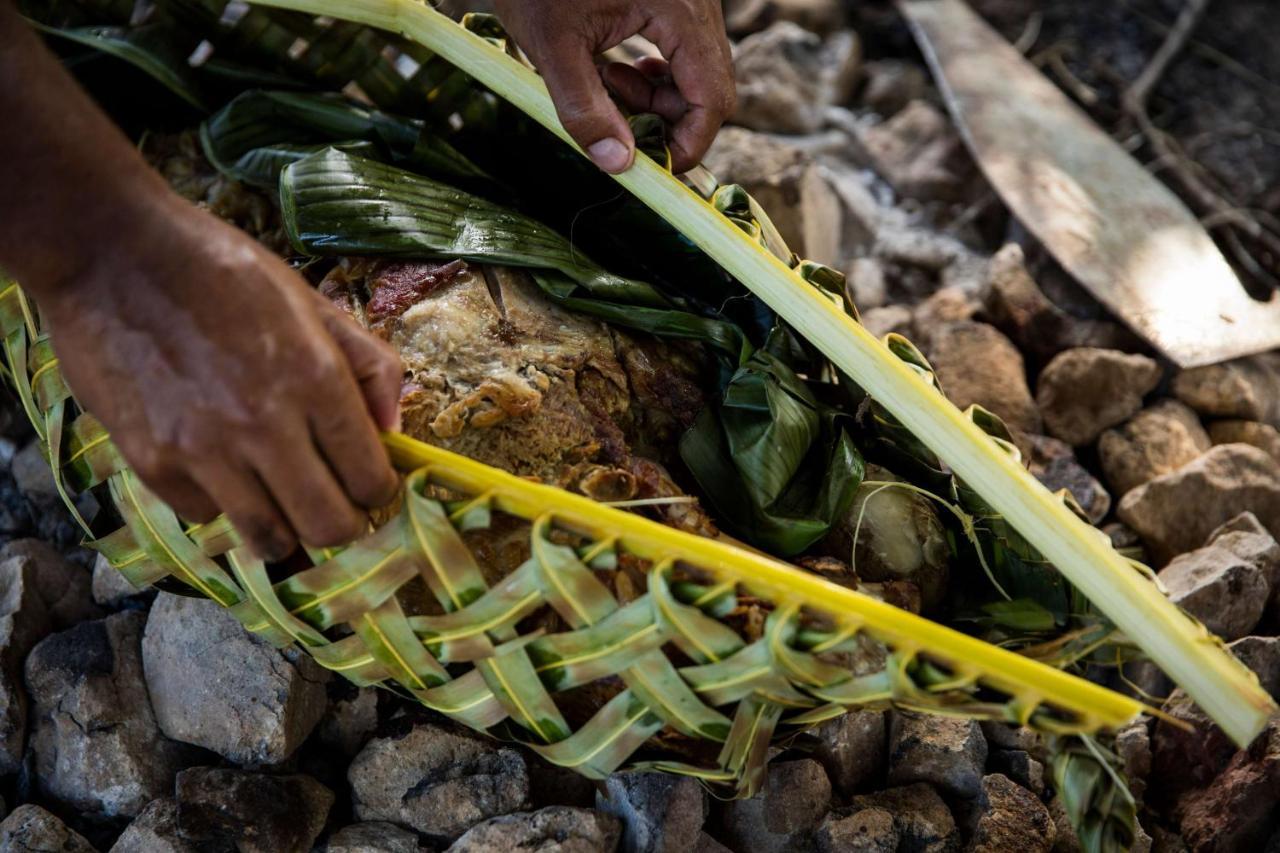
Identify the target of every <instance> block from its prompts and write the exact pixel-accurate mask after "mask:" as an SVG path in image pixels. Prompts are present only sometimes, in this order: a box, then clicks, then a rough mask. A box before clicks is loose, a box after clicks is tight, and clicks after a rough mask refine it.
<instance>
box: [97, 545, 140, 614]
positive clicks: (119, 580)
mask: <svg viewBox="0 0 1280 853" xmlns="http://www.w3.org/2000/svg"><path fill="white" fill-rule="evenodd" d="M92 589H93V600H94V601H95V602H97V603H98V604H100V605H102V606H103V607H107V608H110V609H112V610H116V609H119V608H120V607H122V606H123V605H124V603H125V602H126V601H128V600H129V599H131V598H134V597H136V596H139V595H145V594H146V592H147V591H146V590H143V589H138V588H137V587H136V586H134V585H133V584H131V583H129V580H128V578H126V577H125V576H124V575H123V574H122V573H121V572H120V571H119V570H118V569H116V568H114V567H113V566H112V565H111V563H110V561H108V560H107V558H106V557H104V556H103V555H102V554H99V555H98V556H97V558H96V559H94V561H93V583H92Z"/></svg>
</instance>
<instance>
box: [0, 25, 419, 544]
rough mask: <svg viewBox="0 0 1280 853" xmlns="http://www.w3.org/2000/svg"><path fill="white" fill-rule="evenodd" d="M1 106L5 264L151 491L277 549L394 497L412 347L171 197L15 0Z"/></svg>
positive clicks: (78, 386)
mask: <svg viewBox="0 0 1280 853" xmlns="http://www.w3.org/2000/svg"><path fill="white" fill-rule="evenodd" d="M0 114H3V115H4V116H5V120H6V125H7V130H6V132H4V133H2V134H0V200H2V203H0V267H3V268H4V269H5V270H6V271H7V272H8V273H9V274H11V275H12V276H14V277H15V278H16V279H18V280H19V281H20V282H21V283H22V285H23V286H24V287H25V288H26V289H27V290H28V292H30V293H31V294H32V295H33V296H34V297H35V299H36V301H37V302H38V303H39V305H40V309H41V311H42V313H43V315H44V316H45V317H46V318H47V319H48V320H49V322H50V323H51V325H52V330H53V334H54V339H55V347H56V349H57V352H58V356H59V359H60V361H61V364H62V368H63V371H64V373H65V375H66V377H67V380H68V381H69V382H70V384H71V386H72V388H73V389H74V390H75V392H76V396H77V398H78V399H79V400H80V401H81V402H82V403H83V404H84V405H85V407H86V408H87V409H88V410H89V411H91V412H93V413H94V414H95V415H96V416H97V417H98V418H99V419H100V420H101V421H102V422H103V423H104V424H105V426H106V427H107V429H108V430H109V431H110V432H111V434H112V437H113V439H114V441H115V442H116V444H117V446H118V447H119V448H120V450H121V452H122V453H123V454H124V456H125V458H126V459H127V460H128V461H129V463H130V464H131V465H132V466H133V467H134V469H135V470H136V471H137V472H138V473H139V475H140V476H141V477H142V478H143V480H144V481H145V482H146V483H147V484H148V485H149V486H150V487H151V488H152V489H153V490H155V491H156V492H157V493H158V494H159V495H160V496H161V497H162V498H163V499H165V500H166V501H167V502H168V503H169V504H171V505H172V506H173V507H174V508H175V509H176V510H178V512H180V513H181V514H182V515H184V516H185V517H187V518H188V519H190V520H192V521H203V520H207V519H208V518H211V517H212V516H213V515H215V514H216V513H217V512H220V511H221V512H225V513H227V515H228V516H229V517H230V518H231V520H232V522H233V523H234V524H235V525H236V528H237V529H238V530H239V531H240V532H241V534H242V535H244V536H245V537H246V538H247V539H248V541H249V542H250V543H251V544H252V545H253V546H254V548H255V550H257V551H258V552H259V553H261V554H262V555H264V556H268V557H281V556H283V555H285V554H286V553H288V551H290V550H291V549H292V548H293V547H294V545H295V544H296V543H297V541H298V539H299V538H300V539H301V540H302V541H304V542H306V543H307V544H310V545H316V546H322V545H335V544H339V543H342V542H345V541H347V540H349V539H351V538H353V537H354V536H355V535H357V534H358V533H359V532H360V530H361V526H362V514H361V513H360V511H359V508H360V507H370V506H375V505H378V504H380V503H383V502H385V501H387V500H389V499H390V498H391V497H392V496H393V495H394V491H395V488H396V478H395V474H394V472H393V471H392V469H391V467H390V464H389V462H388V460H387V456H386V453H385V451H384V450H383V449H382V447H381V445H380V443H379V441H378V434H377V430H378V428H379V427H382V428H384V429H390V428H393V427H394V426H395V425H396V422H397V419H398V410H397V402H398V396H399V386H400V379H401V368H400V363H399V359H398V357H397V356H396V355H395V354H394V352H392V351H391V350H390V348H389V347H387V346H386V345H385V344H383V343H381V342H379V341H377V340H375V339H373V338H372V337H370V336H369V335H367V334H366V333H365V332H364V331H362V330H360V329H358V328H357V327H356V326H355V325H354V324H351V323H350V322H349V321H348V320H347V319H346V318H345V317H343V316H341V315H340V314H339V313H338V312H337V311H336V310H334V309H332V308H331V307H330V306H329V305H328V304H327V303H325V302H324V300H322V299H321V298H320V297H318V296H317V295H316V294H315V293H314V292H313V291H312V290H311V288H309V287H308V286H307V284H306V283H305V282H304V281H302V279H301V278H300V277H299V276H298V275H297V274H296V273H294V272H293V271H292V270H290V269H289V268H288V267H287V266H286V265H285V264H284V263H283V262H282V261H281V260H280V259H278V258H276V257H274V256H272V255H271V254H270V253H269V252H267V251H266V250H264V249H263V248H262V247H261V246H259V245H258V244H257V243H256V242H254V241H253V240H251V239H250V238H248V237H247V236H246V235H244V234H242V233H241V232H239V231H237V230H236V229H234V228H232V227H231V226H229V225H226V224H225V223H223V222H221V221H220V220H218V219H217V218H216V217H214V216H212V215H210V214H208V213H207V212H205V211H202V210H199V209H198V208H196V207H194V206H192V205H190V204H188V203H187V202H186V201H184V200H183V199H181V198H179V197H178V196H177V195H175V194H174V193H172V192H171V191H170V190H169V189H168V187H167V186H166V185H165V183H164V181H163V180H162V179H161V178H160V177H159V176H158V175H157V174H155V173H154V172H153V171H152V170H151V169H149V168H148V167H147V165H146V163H145V162H144V161H143V159H142V157H141V156H140V155H139V154H138V152H137V151H135V150H134V148H133V146H132V145H130V143H129V141H128V140H127V139H126V138H125V137H124V136H123V134H121V133H120V131H119V130H118V129H117V128H116V127H115V126H114V125H113V124H112V123H111V121H110V120H109V119H108V118H107V117H106V116H105V115H103V114H102V113H101V112H100V111H99V110H98V109H97V107H96V106H95V105H94V104H93V103H92V102H91V100H90V99H89V98H88V97H87V96H86V95H85V94H84V92H82V91H81V90H80V88H79V87H78V86H77V85H76V83H75V82H74V80H72V78H71V77H70V76H69V75H68V74H67V73H66V72H65V71H64V70H63V69H62V67H61V66H60V64H59V63H58V61H57V60H56V58H55V57H54V56H53V55H52V54H50V53H49V51H48V50H46V49H45V47H44V46H43V45H42V44H41V43H40V40H39V39H38V38H37V37H36V36H35V35H34V34H33V33H32V32H31V31H30V30H29V28H28V27H27V26H26V25H25V23H24V22H23V21H22V20H21V18H20V16H19V15H18V14H17V12H16V11H15V9H14V8H13V6H12V4H11V3H9V2H6V0H0Z"/></svg>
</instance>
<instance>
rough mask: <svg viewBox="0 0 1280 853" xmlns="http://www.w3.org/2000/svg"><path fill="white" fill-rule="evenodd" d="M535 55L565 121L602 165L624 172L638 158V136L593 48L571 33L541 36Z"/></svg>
mask: <svg viewBox="0 0 1280 853" xmlns="http://www.w3.org/2000/svg"><path fill="white" fill-rule="evenodd" d="M540 44H541V45H542V47H538V46H533V47H532V52H531V54H530V56H531V58H532V59H533V61H534V64H535V65H537V67H538V69H539V70H540V71H541V72H542V77H543V79H544V80H546V83H547V88H548V89H549V90H550V91H551V98H552V100H554V101H555V104H556V113H557V115H559V116H560V123H561V124H563V125H564V129H565V130H567V131H568V132H569V135H570V136H572V137H573V139H574V141H575V142H577V143H578V145H580V146H581V147H582V149H583V150H584V151H586V152H587V156H589V157H590V158H591V160H592V162H594V163H595V164H596V165H597V166H599V167H600V168H601V169H603V170H604V171H606V172H609V173H611V174H617V173H619V172H625V171H626V170H627V169H629V168H630V167H631V163H632V161H633V160H634V159H635V139H634V138H633V137H632V135H631V128H630V127H629V126H628V125H627V120H626V119H625V118H623V117H622V113H621V112H619V111H618V108H617V107H616V106H615V105H614V103H613V101H612V100H610V99H609V93H608V91H607V90H606V89H605V87H604V83H603V82H602V81H601V79H600V72H599V70H598V69H597V68H596V65H595V62H594V61H593V60H592V47H591V46H590V45H588V44H586V43H585V42H584V41H582V40H581V39H580V38H577V37H575V36H573V35H572V34H571V33H566V34H564V35H560V36H552V37H550V38H548V39H545V40H543V41H541V43H540Z"/></svg>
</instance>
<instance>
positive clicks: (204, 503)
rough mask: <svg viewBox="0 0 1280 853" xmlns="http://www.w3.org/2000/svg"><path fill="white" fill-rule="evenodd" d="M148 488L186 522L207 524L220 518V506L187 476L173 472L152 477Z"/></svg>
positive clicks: (148, 482)
mask: <svg viewBox="0 0 1280 853" xmlns="http://www.w3.org/2000/svg"><path fill="white" fill-rule="evenodd" d="M146 483H147V488H149V489H151V491H153V492H155V494H156V496H157V497H158V498H160V500H162V501H164V502H165V503H166V504H168V505H169V507H170V509H172V510H173V511H174V512H176V513H177V514H178V515H179V516H181V517H182V518H183V519H184V520H185V521H189V522H191V523H193V524H206V523H208V522H210V521H213V520H214V519H215V518H217V517H218V505H217V504H216V503H214V501H213V499H212V498H211V497H209V495H208V494H207V493H206V492H205V491H204V489H202V488H200V487H199V486H197V485H196V484H195V482H194V481H193V480H192V479H191V478H190V477H188V476H187V475H185V474H181V473H177V472H172V473H168V474H160V475H155V476H152V477H151V478H149V479H147V480H146Z"/></svg>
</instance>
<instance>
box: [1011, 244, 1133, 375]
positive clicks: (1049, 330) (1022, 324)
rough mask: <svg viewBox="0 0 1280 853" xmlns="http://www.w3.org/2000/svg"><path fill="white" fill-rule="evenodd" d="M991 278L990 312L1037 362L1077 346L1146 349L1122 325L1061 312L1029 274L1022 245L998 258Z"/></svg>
mask: <svg viewBox="0 0 1280 853" xmlns="http://www.w3.org/2000/svg"><path fill="white" fill-rule="evenodd" d="M987 275H988V281H987V288H986V313H987V314H988V315H989V316H990V318H991V322H992V323H993V324H995V326H996V327H998V328H999V329H1000V331H1002V332H1004V333H1005V334H1006V335H1008V336H1009V337H1010V338H1012V339H1013V341H1014V343H1016V344H1017V345H1018V348H1019V349H1020V350H1022V352H1023V353H1024V354H1025V355H1026V356H1027V358H1028V359H1029V360H1030V361H1031V362H1032V363H1034V364H1044V363H1046V362H1048V361H1049V360H1050V359H1052V358H1053V357H1054V356H1055V355H1057V354H1058V353H1060V352H1062V351H1063V350H1068V349H1074V348H1076V347H1099V348H1102V349H1117V350H1124V351H1132V350H1133V349H1135V348H1138V347H1141V346H1142V344H1141V342H1140V341H1139V340H1138V339H1137V338H1136V337H1135V336H1134V334H1133V333H1132V332H1130V331H1129V330H1128V329H1126V328H1124V327H1123V326H1121V325H1120V324H1118V323H1113V322H1111V321H1108V320H1090V319H1081V318H1079V317H1076V316H1073V315H1072V314H1070V313H1068V312H1067V311H1065V310H1063V309H1062V308H1059V307H1058V305H1057V304H1055V303H1054V302H1053V300H1051V299H1050V298H1049V297H1048V296H1046V295H1045V294H1044V291H1042V290H1041V289H1040V286H1039V285H1038V284H1036V282H1035V279H1033V278H1032V277H1031V274H1030V273H1028V272H1027V268H1026V259H1025V256H1024V254H1023V251H1022V247H1021V246H1019V245H1017V244H1016V243H1009V244H1007V245H1005V246H1004V247H1003V248H1002V249H1000V251H998V252H996V253H995V255H993V256H992V258H991V262H990V263H989V264H988V266H987Z"/></svg>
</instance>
